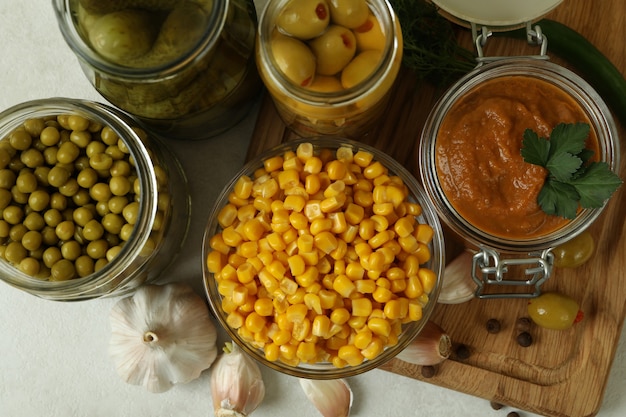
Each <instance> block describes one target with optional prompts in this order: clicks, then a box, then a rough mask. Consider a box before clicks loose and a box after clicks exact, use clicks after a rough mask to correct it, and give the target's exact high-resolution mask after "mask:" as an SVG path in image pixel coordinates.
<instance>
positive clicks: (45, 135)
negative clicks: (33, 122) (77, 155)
mask: <svg viewBox="0 0 626 417" xmlns="http://www.w3.org/2000/svg"><path fill="white" fill-rule="evenodd" d="M39 140H41V143H43V144H44V145H46V146H54V145H56V144H57V143H59V140H61V134H60V133H59V129H57V128H56V126H47V127H45V128H44V129H43V130H42V131H41V135H40V136H39Z"/></svg>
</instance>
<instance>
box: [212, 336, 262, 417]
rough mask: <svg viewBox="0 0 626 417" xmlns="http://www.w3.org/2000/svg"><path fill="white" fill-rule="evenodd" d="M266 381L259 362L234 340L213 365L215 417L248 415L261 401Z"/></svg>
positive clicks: (241, 416) (242, 416) (243, 416)
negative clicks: (264, 381)
mask: <svg viewBox="0 0 626 417" xmlns="http://www.w3.org/2000/svg"><path fill="white" fill-rule="evenodd" d="M264 397H265V384H264V383H263V378H262V376H261V370H260V369H259V365H257V363H256V362H255V361H254V360H253V359H252V358H251V357H249V356H248V355H246V354H245V353H244V352H243V351H242V350H241V349H240V348H239V346H237V345H236V344H235V343H227V344H226V346H225V347H224V353H223V354H222V355H221V356H220V357H219V358H218V359H217V361H216V362H215V365H213V368H211V398H212V399H213V408H214V411H215V417H245V416H247V415H250V414H251V413H252V412H253V411H254V410H256V408H257V407H258V406H259V405H260V404H261V402H262V401H263V398H264Z"/></svg>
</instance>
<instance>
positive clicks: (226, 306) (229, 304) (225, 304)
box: [221, 297, 239, 315]
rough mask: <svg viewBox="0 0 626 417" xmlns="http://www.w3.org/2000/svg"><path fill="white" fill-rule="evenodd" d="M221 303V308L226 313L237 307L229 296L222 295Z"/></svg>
mask: <svg viewBox="0 0 626 417" xmlns="http://www.w3.org/2000/svg"><path fill="white" fill-rule="evenodd" d="M221 305H222V310H224V313H226V314H227V315H228V314H230V313H232V312H234V311H236V310H237V307H239V306H238V305H236V304H235V303H234V302H233V299H232V298H230V297H222V303H221Z"/></svg>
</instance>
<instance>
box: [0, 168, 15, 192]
mask: <svg viewBox="0 0 626 417" xmlns="http://www.w3.org/2000/svg"><path fill="white" fill-rule="evenodd" d="M16 179H17V175H16V174H15V172H13V171H12V170H11V169H9V168H5V169H0V188H4V189H5V190H10V189H11V187H13V186H14V185H15V180H16Z"/></svg>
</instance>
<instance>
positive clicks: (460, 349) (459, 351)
mask: <svg viewBox="0 0 626 417" xmlns="http://www.w3.org/2000/svg"><path fill="white" fill-rule="evenodd" d="M469 356H470V351H469V348H468V347H467V346H465V345H458V346H457V348H456V357H457V358H459V359H467V358H469Z"/></svg>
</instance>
